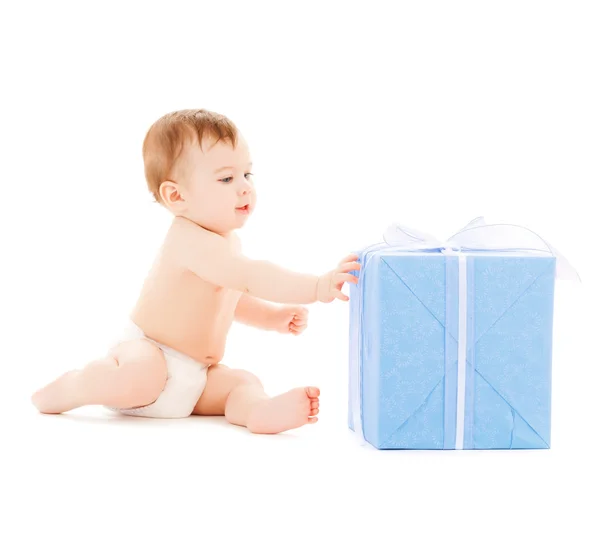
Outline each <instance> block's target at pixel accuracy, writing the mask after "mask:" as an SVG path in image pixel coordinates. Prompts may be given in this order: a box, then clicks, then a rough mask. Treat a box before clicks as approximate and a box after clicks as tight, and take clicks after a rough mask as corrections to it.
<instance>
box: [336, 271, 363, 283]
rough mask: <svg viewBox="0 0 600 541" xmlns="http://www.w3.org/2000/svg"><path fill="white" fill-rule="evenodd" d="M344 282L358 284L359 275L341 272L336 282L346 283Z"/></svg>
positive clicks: (337, 275)
mask: <svg viewBox="0 0 600 541" xmlns="http://www.w3.org/2000/svg"><path fill="white" fill-rule="evenodd" d="M344 282H352V283H353V284H358V276H354V275H353V274H349V273H347V272H346V273H339V274H336V283H338V284H340V283H342V284H343V283H344Z"/></svg>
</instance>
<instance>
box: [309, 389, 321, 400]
mask: <svg viewBox="0 0 600 541" xmlns="http://www.w3.org/2000/svg"><path fill="white" fill-rule="evenodd" d="M320 394H321V391H320V390H319V389H318V388H317V387H306V396H308V398H309V399H310V400H311V401H312V400H318V399H319V395H320Z"/></svg>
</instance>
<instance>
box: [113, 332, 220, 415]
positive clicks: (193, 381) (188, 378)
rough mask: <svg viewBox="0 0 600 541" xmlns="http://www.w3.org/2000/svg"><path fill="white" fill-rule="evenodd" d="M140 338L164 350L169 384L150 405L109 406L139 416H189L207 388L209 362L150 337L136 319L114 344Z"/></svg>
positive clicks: (167, 382)
mask: <svg viewBox="0 0 600 541" xmlns="http://www.w3.org/2000/svg"><path fill="white" fill-rule="evenodd" d="M139 338H145V339H146V340H148V341H149V342H151V343H153V344H155V345H156V346H158V347H159V348H160V349H161V350H162V352H163V354H164V356H165V360H166V362H167V381H166V383H165V387H164V389H163V391H162V393H161V394H160V395H159V397H158V398H157V399H156V400H155V401H154V402H153V403H152V404H148V405H147V406H141V407H138V408H131V409H122V408H108V409H110V410H112V411H118V412H120V413H123V414H124V415H135V416H138V417H155V418H163V419H178V418H183V417H189V416H190V415H191V413H192V411H193V410H194V406H195V405H196V403H197V402H198V399H199V398H200V396H202V393H203V392H204V388H205V387H206V375H207V371H208V366H209V365H207V364H202V363H200V362H198V361H195V360H194V359H192V358H191V357H189V356H188V355H185V354H183V353H181V352H179V351H176V350H174V349H173V348H170V347H168V346H165V345H164V344H160V343H159V342H156V341H155V340H152V339H150V338H148V337H147V336H145V335H144V333H143V331H142V330H141V329H140V328H139V327H138V326H137V325H135V323H133V321H129V322H128V324H127V325H126V327H125V329H124V330H123V332H122V334H121V335H120V337H119V340H118V341H117V342H116V343H114V345H113V346H112V347H116V346H117V345H118V344H120V343H122V342H128V341H130V340H136V339H139ZM111 349H112V348H111Z"/></svg>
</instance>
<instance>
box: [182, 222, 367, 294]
mask: <svg viewBox="0 0 600 541" xmlns="http://www.w3.org/2000/svg"><path fill="white" fill-rule="evenodd" d="M175 227H176V229H175V230H174V232H175V237H174V243H173V247H174V249H175V252H174V253H175V257H176V258H177V259H178V261H179V263H180V264H181V265H183V266H184V267H185V268H187V269H189V270H190V271H192V272H193V273H195V274H196V275H198V276H199V277H201V278H202V279H204V280H206V281H207V282H210V283H213V284H215V285H219V286H222V287H226V288H228V289H234V290H237V291H241V292H242V293H245V294H247V295H250V296H252V297H258V298H261V299H264V300H266V301H272V302H278V303H290V304H291V303H297V304H310V303H314V302H317V301H321V302H331V301H333V300H334V299H335V298H339V299H342V300H348V297H346V296H345V295H344V294H342V293H341V288H342V286H343V284H344V283H345V282H353V283H356V282H357V278H356V277H355V276H353V275H352V274H350V273H349V271H350V270H358V269H359V268H360V265H359V264H358V263H356V262H354V263H352V262H351V261H352V260H354V259H356V256H353V255H351V256H349V257H348V258H345V259H344V260H343V261H342V262H341V263H340V265H339V266H338V267H336V269H334V270H333V271H330V272H328V273H326V274H324V275H322V276H316V275H313V274H305V273H300V272H295V271H292V270H288V269H285V268H283V267H280V266H278V265H276V264H275V263H271V262H270V261H260V260H254V259H249V258H248V257H246V256H244V255H243V254H241V253H237V251H234V250H233V249H232V246H231V243H230V242H229V241H228V240H227V239H225V238H223V237H222V236H220V235H217V234H215V233H212V232H210V231H207V230H206V229H203V228H201V227H199V226H197V225H195V224H193V223H192V222H189V221H188V220H185V219H182V220H178V221H177V223H176V225H175Z"/></svg>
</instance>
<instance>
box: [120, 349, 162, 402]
mask: <svg viewBox="0 0 600 541" xmlns="http://www.w3.org/2000/svg"><path fill="white" fill-rule="evenodd" d="M114 354H115V360H116V364H117V366H116V370H115V371H114V372H113V373H114V378H113V380H114V381H113V389H114V394H115V398H117V399H118V400H119V401H121V400H122V401H124V402H131V401H133V402H135V403H136V404H137V403H139V404H148V403H151V402H153V401H154V400H156V398H157V397H158V396H159V394H160V393H161V392H162V391H163V389H164V386H165V382H166V380H167V365H166V361H165V357H164V355H163V352H162V351H161V350H160V349H159V348H158V347H156V346H155V345H154V344H151V343H150V342H148V341H146V340H135V341H132V342H128V343H125V344H122V347H120V348H117V349H116V350H115V351H114Z"/></svg>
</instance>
